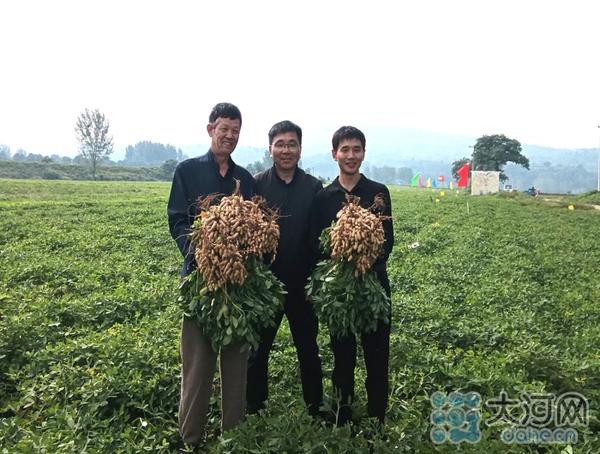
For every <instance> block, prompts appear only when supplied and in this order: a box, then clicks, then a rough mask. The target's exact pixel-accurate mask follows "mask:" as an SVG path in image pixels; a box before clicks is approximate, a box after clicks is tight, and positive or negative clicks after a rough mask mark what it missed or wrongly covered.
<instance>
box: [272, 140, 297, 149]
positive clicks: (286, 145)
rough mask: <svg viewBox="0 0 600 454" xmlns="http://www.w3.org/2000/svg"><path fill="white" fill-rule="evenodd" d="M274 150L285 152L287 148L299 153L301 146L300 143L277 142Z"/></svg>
mask: <svg viewBox="0 0 600 454" xmlns="http://www.w3.org/2000/svg"><path fill="white" fill-rule="evenodd" d="M273 148H274V149H275V150H277V151H283V150H284V149H286V148H287V149H288V150H290V151H298V150H299V149H300V145H299V144H298V142H289V143H285V142H276V143H274V144H273Z"/></svg>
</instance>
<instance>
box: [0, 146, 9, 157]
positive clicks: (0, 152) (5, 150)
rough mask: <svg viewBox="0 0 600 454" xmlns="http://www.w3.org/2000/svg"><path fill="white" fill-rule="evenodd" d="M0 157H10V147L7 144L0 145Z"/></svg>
mask: <svg viewBox="0 0 600 454" xmlns="http://www.w3.org/2000/svg"><path fill="white" fill-rule="evenodd" d="M0 159H6V160H9V159H10V147H9V146H8V145H0Z"/></svg>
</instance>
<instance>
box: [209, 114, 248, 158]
mask: <svg viewBox="0 0 600 454" xmlns="http://www.w3.org/2000/svg"><path fill="white" fill-rule="evenodd" d="M241 127H242V125H241V122H240V120H239V119H238V120H232V119H231V118H222V117H219V118H217V119H216V120H215V121H214V123H209V124H208V126H207V127H206V129H207V131H208V135H209V136H210V138H211V142H210V148H211V150H212V151H213V153H214V154H215V155H216V156H219V157H229V155H230V154H231V153H232V152H233V150H235V147H236V145H237V143H238V140H239V138H240V129H241Z"/></svg>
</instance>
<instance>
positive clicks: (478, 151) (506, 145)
mask: <svg viewBox="0 0 600 454" xmlns="http://www.w3.org/2000/svg"><path fill="white" fill-rule="evenodd" d="M472 162H473V169H472V170H495V171H500V181H506V180H507V179H508V177H507V176H506V175H505V174H504V172H503V171H502V169H503V167H504V166H505V165H506V163H507V162H514V163H515V164H519V165H521V166H523V167H525V168H526V169H529V159H527V158H526V157H525V156H523V155H522V154H521V144H520V143H519V141H517V140H515V139H509V138H508V137H506V136H505V135H504V134H494V135H491V136H481V137H480V138H479V139H477V142H476V143H475V146H474V148H473V158H472Z"/></svg>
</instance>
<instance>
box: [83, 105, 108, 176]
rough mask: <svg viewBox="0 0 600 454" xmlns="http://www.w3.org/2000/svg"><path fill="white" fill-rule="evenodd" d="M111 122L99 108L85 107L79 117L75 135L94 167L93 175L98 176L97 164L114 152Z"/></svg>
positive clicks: (84, 154)
mask: <svg viewBox="0 0 600 454" xmlns="http://www.w3.org/2000/svg"><path fill="white" fill-rule="evenodd" d="M109 126H110V124H109V122H108V120H107V118H106V117H105V116H104V114H103V113H102V112H100V111H99V110H98V109H94V110H93V111H90V110H89V109H85V111H83V112H82V113H80V114H79V117H77V122H76V124H75V136H76V137H77V140H78V141H79V143H80V148H79V149H80V152H81V155H82V156H83V157H84V158H85V159H87V160H88V161H89V163H90V166H91V168H92V177H93V178H94V179H95V178H96V166H97V165H98V163H99V162H101V161H102V160H103V159H105V158H108V156H110V154H111V153H112V152H113V138H112V136H110V135H109V133H108V128H109Z"/></svg>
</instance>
